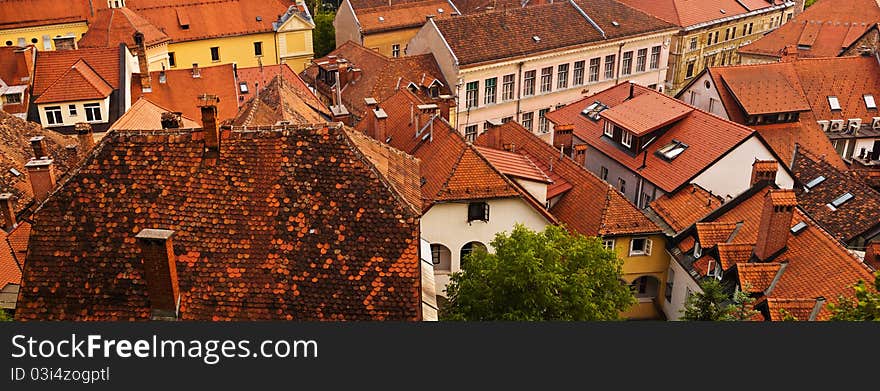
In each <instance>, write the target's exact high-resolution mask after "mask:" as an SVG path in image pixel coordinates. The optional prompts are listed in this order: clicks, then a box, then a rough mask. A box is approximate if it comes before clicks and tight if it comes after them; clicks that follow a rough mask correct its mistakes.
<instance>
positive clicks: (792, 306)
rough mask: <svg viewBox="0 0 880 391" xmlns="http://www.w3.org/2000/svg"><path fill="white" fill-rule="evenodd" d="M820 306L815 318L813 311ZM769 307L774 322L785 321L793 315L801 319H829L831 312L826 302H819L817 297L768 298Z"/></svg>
mask: <svg viewBox="0 0 880 391" xmlns="http://www.w3.org/2000/svg"><path fill="white" fill-rule="evenodd" d="M817 306H818V307H819V308H818V311H819V312H818V313H817V314H816V317H815V318H814V319H811V318H810V317H811V316H813V311H815V310H816V309H817ZM767 308H768V309H769V311H770V320H772V321H774V322H780V321H784V320H785V318H786V316H785V315H789V316H793V317H794V318H795V319H796V320H799V321H802V322H803V321H811V320H828V318H829V317H830V315H831V314H830V313H829V311H828V308H827V307H825V306H824V302H818V301H817V300H816V299H779V298H769V299H767Z"/></svg>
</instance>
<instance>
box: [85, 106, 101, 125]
mask: <svg viewBox="0 0 880 391" xmlns="http://www.w3.org/2000/svg"><path fill="white" fill-rule="evenodd" d="M83 108H84V109H85V111H86V122H97V121H101V104H100V103H86V104H84V105H83Z"/></svg>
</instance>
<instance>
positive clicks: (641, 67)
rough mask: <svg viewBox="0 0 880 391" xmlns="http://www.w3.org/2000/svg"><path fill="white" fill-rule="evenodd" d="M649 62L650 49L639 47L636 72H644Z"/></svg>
mask: <svg viewBox="0 0 880 391" xmlns="http://www.w3.org/2000/svg"><path fill="white" fill-rule="evenodd" d="M647 64H648V49H639V51H638V52H636V72H644V71H645V67H646V66H647Z"/></svg>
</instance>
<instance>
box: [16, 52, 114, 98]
mask: <svg viewBox="0 0 880 391" xmlns="http://www.w3.org/2000/svg"><path fill="white" fill-rule="evenodd" d="M119 57H120V49H119V48H118V47H116V48H88V49H77V50H52V51H39V52H37V59H36V64H35V67H34V84H33V91H32V94H33V95H35V96H39V95H42V94H43V92H45V91H46V89H48V88H49V87H50V86H52V85H53V84H55V82H57V81H58V79H59V78H61V76H62V75H64V74H65V73H67V72H69V71H70V68H71V67H72V66H73V65H74V64H76V63H77V62H80V61H84V62H86V63H87V64H88V65H89V67H90V68H91V69H92V70H93V71H94V72H95V73H96V74H97V75H98V76H100V77H101V79H103V80H104V81H105V82H106V83H107V84H108V85H109V86H110V87H112V88H113V89H114V90H115V89H117V88H119V62H120V58H119Z"/></svg>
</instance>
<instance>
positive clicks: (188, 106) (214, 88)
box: [131, 64, 238, 130]
mask: <svg viewBox="0 0 880 391" xmlns="http://www.w3.org/2000/svg"><path fill="white" fill-rule="evenodd" d="M162 72H163V71H157V72H150V76H151V79H152V82H151V85H152V89H151V91H150V92H144V91H143V90H141V84H140V75H135V77H133V78H132V91H131V94H132V101H137V100H138V99H140V98H146V99H148V100H149V101H151V102H153V103H155V104H157V105H159V106H161V107H167V108H168V109H170V110H173V111H177V112H181V113H183V115H184V116H186V117H189V118H192V119H195V120H199V119H200V118H202V114H201V111H200V110H199V108H198V98H199V95H202V94H205V93H210V94H212V95H215V96H217V97H218V98H219V99H220V102H219V103H218V104H217V118H218V120H221V121H222V120H226V119H230V118H233V117H234V116H235V115H236V113H238V83H237V82H236V80H235V71H234V67H233V65H232V64H226V65H217V66H213V67H204V68H201V67H200V68H199V77H197V78H196V77H193V73H192V69H174V70H168V71H164V73H165V82H164V83H163V82H162V81H161V73H162ZM142 130H143V129H142Z"/></svg>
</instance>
